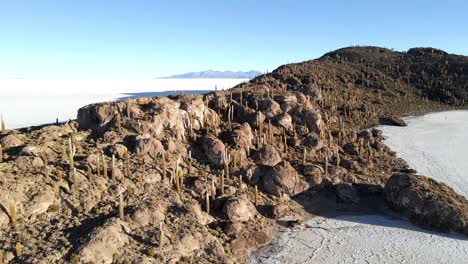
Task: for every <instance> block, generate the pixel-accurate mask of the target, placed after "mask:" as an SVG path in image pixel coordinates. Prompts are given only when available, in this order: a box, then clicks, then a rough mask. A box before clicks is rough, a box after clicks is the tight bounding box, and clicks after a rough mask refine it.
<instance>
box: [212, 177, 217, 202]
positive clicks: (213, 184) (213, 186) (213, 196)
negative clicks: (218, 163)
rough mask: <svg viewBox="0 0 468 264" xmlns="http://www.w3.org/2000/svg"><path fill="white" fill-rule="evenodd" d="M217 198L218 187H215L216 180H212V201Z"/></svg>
mask: <svg viewBox="0 0 468 264" xmlns="http://www.w3.org/2000/svg"><path fill="white" fill-rule="evenodd" d="M215 198H216V187H215V183H214V180H211V199H213V200H214V199H215Z"/></svg>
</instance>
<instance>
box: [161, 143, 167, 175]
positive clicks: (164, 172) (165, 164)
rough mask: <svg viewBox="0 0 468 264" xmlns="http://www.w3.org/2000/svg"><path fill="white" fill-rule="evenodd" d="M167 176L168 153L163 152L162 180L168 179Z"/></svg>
mask: <svg viewBox="0 0 468 264" xmlns="http://www.w3.org/2000/svg"><path fill="white" fill-rule="evenodd" d="M166 175H167V163H166V151H165V150H163V152H162V180H163V181H164V179H166Z"/></svg>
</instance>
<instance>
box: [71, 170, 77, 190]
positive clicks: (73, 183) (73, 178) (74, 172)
mask: <svg viewBox="0 0 468 264" xmlns="http://www.w3.org/2000/svg"><path fill="white" fill-rule="evenodd" d="M71 178H72V192H74V191H75V188H76V186H77V185H78V179H77V178H76V169H75V168H74V169H73V171H72V173H71Z"/></svg>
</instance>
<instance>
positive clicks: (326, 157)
mask: <svg viewBox="0 0 468 264" xmlns="http://www.w3.org/2000/svg"><path fill="white" fill-rule="evenodd" d="M325 176H328V154H327V153H325Z"/></svg>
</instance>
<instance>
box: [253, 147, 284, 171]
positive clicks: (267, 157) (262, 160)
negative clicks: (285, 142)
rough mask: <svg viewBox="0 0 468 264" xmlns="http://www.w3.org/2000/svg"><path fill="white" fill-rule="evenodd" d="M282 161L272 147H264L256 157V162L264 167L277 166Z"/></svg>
mask: <svg viewBox="0 0 468 264" xmlns="http://www.w3.org/2000/svg"><path fill="white" fill-rule="evenodd" d="M281 161H282V159H281V156H280V154H279V153H278V151H277V150H276V148H275V147H273V146H271V145H265V146H263V147H262V148H261V149H260V150H259V151H258V152H257V154H256V156H255V162H256V163H257V164H260V165H264V166H271V167H273V166H275V165H276V164H278V163H280V162H281Z"/></svg>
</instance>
